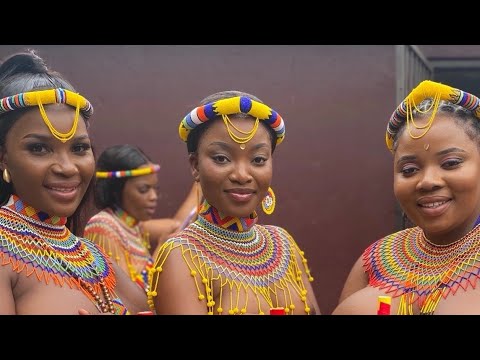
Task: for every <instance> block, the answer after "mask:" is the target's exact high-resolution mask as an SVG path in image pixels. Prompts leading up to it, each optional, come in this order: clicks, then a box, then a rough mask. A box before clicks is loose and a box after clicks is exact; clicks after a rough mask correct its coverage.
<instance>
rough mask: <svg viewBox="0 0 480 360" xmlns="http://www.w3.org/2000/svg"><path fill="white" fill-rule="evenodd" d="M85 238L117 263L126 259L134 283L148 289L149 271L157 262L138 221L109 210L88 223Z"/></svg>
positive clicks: (103, 211)
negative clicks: (154, 262)
mask: <svg viewBox="0 0 480 360" xmlns="http://www.w3.org/2000/svg"><path fill="white" fill-rule="evenodd" d="M84 236H85V237H86V238H88V239H90V240H92V241H93V242H95V243H96V244H98V245H99V246H100V247H102V248H103V249H104V250H105V252H106V253H107V254H108V255H109V256H110V257H111V258H112V259H114V260H115V261H116V262H117V263H119V264H120V259H121V258H123V259H124V260H125V263H126V265H127V267H128V274H129V275H130V278H131V280H132V281H134V282H136V283H137V284H138V285H140V286H141V287H142V288H144V289H145V291H147V290H148V271H149V270H150V269H151V267H152V265H153V259H152V256H151V254H150V250H149V246H150V244H149V242H148V236H146V235H145V234H142V231H141V229H140V227H139V225H138V221H137V220H136V219H135V218H133V217H132V216H130V215H128V214H127V213H126V212H125V211H124V210H122V209H120V208H118V209H115V210H112V209H110V208H106V209H104V210H102V211H100V212H99V213H98V214H95V215H94V216H93V217H92V218H91V219H90V220H89V221H88V223H87V225H86V227H85V231H84ZM125 270H126V269H125Z"/></svg>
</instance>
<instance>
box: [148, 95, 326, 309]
mask: <svg viewBox="0 0 480 360" xmlns="http://www.w3.org/2000/svg"><path fill="white" fill-rule="evenodd" d="M179 135H180V138H181V139H182V140H183V141H185V142H186V143H187V150H188V152H189V162H190V167H191V172H192V175H193V178H194V179H195V181H196V182H198V183H199V184H200V186H201V189H202V193H203V196H204V198H205V201H204V203H203V205H202V206H201V208H200V211H199V217H198V219H197V220H196V221H195V222H194V223H192V224H190V225H189V226H188V227H187V228H186V229H184V230H183V231H182V232H180V233H177V234H175V235H174V236H173V237H172V238H170V239H168V240H167V241H166V242H165V243H164V244H163V245H162V246H161V248H160V249H159V251H158V256H157V257H156V260H155V264H154V266H153V267H152V269H151V270H150V290H149V292H148V296H149V304H150V306H151V308H152V309H154V310H155V311H156V312H157V313H158V314H205V315H206V314H211V315H222V314H230V315H237V314H238V315H240V314H269V313H270V311H271V312H272V313H275V312H278V309H279V308H280V309H282V310H283V312H284V313H285V314H299V315H309V314H320V309H319V307H318V304H317V301H316V298H315V294H314V293H313V290H312V286H311V284H310V282H311V281H313V277H312V275H311V274H310V269H309V267H308V265H307V260H306V258H305V256H304V253H303V251H301V250H300V249H299V247H298V246H297V244H296V242H295V241H294V239H293V237H292V236H291V235H290V234H289V233H288V232H287V231H286V230H285V229H283V228H281V227H278V226H273V225H260V224H257V220H258V216H257V213H256V209H257V207H259V205H260V204H261V203H262V204H263V205H262V208H263V209H264V210H265V212H266V213H272V211H273V209H274V206H275V198H274V195H273V191H272V189H271V188H270V183H271V180H272V169H273V161H272V155H273V151H274V149H275V146H276V145H277V144H280V143H281V142H282V141H283V139H284V137H285V125H284V123H283V119H282V117H281V116H280V115H278V114H277V113H276V112H275V111H273V110H272V109H270V108H269V107H268V106H266V105H265V104H263V103H262V102H261V101H260V100H259V99H257V98H256V97H254V96H253V95H250V94H247V93H243V92H238V91H225V92H220V93H216V94H213V95H211V96H209V97H207V98H206V99H204V100H203V101H202V102H201V105H200V106H199V107H197V108H195V109H194V110H193V111H191V112H190V113H189V114H188V115H187V116H186V117H185V118H184V119H183V120H182V121H181V122H180V126H179Z"/></svg>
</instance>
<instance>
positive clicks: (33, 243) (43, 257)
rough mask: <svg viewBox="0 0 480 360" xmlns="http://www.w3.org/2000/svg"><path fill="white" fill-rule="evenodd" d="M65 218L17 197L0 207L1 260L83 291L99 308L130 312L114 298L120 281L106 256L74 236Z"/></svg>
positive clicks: (27, 272) (38, 278)
mask: <svg viewBox="0 0 480 360" xmlns="http://www.w3.org/2000/svg"><path fill="white" fill-rule="evenodd" d="M65 220H66V219H65V218H58V217H57V218H52V217H48V215H46V214H45V213H42V212H37V211H35V209H33V208H31V207H29V206H26V205H24V203H23V202H22V201H21V200H20V199H19V198H18V197H16V196H15V195H12V197H11V198H10V201H9V202H8V203H7V204H6V205H5V206H3V207H1V208H0V264H1V265H2V266H5V265H10V266H11V267H12V270H13V271H15V272H17V273H22V272H24V273H25V274H26V276H27V277H28V276H32V275H34V276H35V277H36V278H37V280H38V281H40V282H44V283H45V284H46V285H49V284H50V283H51V282H53V283H54V284H55V285H57V286H61V287H62V286H65V285H67V286H69V287H70V288H71V289H74V288H75V289H78V290H80V291H82V292H83V293H84V294H85V295H86V296H87V298H89V299H90V300H91V301H92V302H93V303H94V304H95V306H96V307H97V309H98V310H99V311H100V312H111V313H115V314H125V313H127V311H126V309H125V307H124V305H123V304H122V302H121V301H120V299H118V298H114V296H115V293H114V288H115V283H116V280H115V275H114V272H113V269H112V268H111V264H110V263H109V262H108V260H107V257H106V255H105V254H103V253H102V252H101V250H100V249H98V248H97V247H96V246H95V245H93V244H91V243H89V242H88V241H86V240H85V241H81V240H80V239H79V238H78V237H77V236H75V235H74V234H72V233H71V232H70V231H69V230H68V228H66V226H65V225H64V224H65ZM53 224H58V225H53ZM99 294H102V295H103V297H104V299H105V300H103V299H102V297H101V296H100V295H99Z"/></svg>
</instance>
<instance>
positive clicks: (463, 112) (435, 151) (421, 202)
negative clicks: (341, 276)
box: [333, 81, 480, 315]
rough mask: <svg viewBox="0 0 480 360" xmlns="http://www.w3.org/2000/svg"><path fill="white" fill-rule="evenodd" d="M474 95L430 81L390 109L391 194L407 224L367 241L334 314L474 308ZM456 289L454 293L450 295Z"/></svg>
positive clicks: (477, 233)
mask: <svg viewBox="0 0 480 360" xmlns="http://www.w3.org/2000/svg"><path fill="white" fill-rule="evenodd" d="M479 104H480V99H478V98H477V97H476V96H474V95H472V94H469V93H466V92H464V91H461V90H458V89H455V88H452V87H450V86H447V85H443V84H439V83H436V82H432V81H424V82H422V83H420V84H419V85H418V86H417V88H415V89H414V90H413V91H412V92H411V93H410V94H409V95H408V96H407V97H406V99H405V100H404V101H403V102H402V103H401V104H400V105H399V106H398V108H397V109H396V110H395V112H394V113H393V115H392V117H391V118H390V121H389V123H388V127H387V133H386V142H387V147H388V148H389V150H390V151H391V152H392V153H393V169H394V182H393V186H394V193H395V196H396V198H397V200H398V202H399V204H400V206H401V207H402V209H403V211H404V212H405V214H406V215H407V217H408V219H410V220H411V221H412V223H413V224H416V226H413V227H411V228H407V229H404V230H401V231H399V232H396V233H394V234H391V235H388V236H386V237H384V238H382V239H380V240H378V241H376V242H374V243H373V244H371V245H370V246H369V247H368V248H367V249H366V250H365V251H364V253H363V254H362V256H361V257H360V258H359V259H358V260H357V262H356V264H355V265H354V266H353V268H352V270H351V272H350V274H349V276H348V278H347V281H346V283H345V285H344V288H343V291H342V294H341V298H340V304H339V305H338V307H337V308H336V309H335V311H334V312H333V313H334V314H375V313H376V311H377V299H378V298H379V297H380V296H388V297H389V298H390V300H388V301H390V302H391V304H390V314H425V315H426V314H480V303H479V302H478V296H479V295H480V292H479V291H480V289H478V288H476V282H477V280H478V277H479V271H478V268H479V263H478V259H479V258H480V227H479V226H478V223H479V215H480V182H479V181H478V179H479V178H480V126H479V125H480V122H479V119H480V108H479ZM453 295H455V296H453Z"/></svg>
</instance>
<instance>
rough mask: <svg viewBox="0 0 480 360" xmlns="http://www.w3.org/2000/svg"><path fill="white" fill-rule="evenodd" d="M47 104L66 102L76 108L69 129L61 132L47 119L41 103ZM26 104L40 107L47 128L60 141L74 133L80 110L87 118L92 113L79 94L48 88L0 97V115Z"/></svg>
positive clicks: (89, 106)
mask: <svg viewBox="0 0 480 360" xmlns="http://www.w3.org/2000/svg"><path fill="white" fill-rule="evenodd" d="M48 104H67V105H70V106H72V107H74V108H76V112H75V118H74V120H73V125H72V128H71V129H70V131H68V132H66V133H62V132H60V131H58V130H57V129H55V127H54V126H53V125H52V123H51V122H50V120H49V119H48V117H47V113H46V112H45V108H44V107H43V105H48ZM28 106H38V108H39V109H40V114H41V115H42V119H43V121H44V122H45V124H46V125H47V127H48V129H49V130H50V132H51V133H52V135H53V136H55V137H56V138H57V139H58V140H60V141H61V142H66V141H68V140H70V139H71V138H72V137H73V136H74V135H75V133H76V131H77V125H78V117H79V114H80V111H81V112H82V115H83V116H84V117H85V119H88V118H89V117H90V116H91V115H92V114H93V107H92V104H90V102H89V101H88V100H87V99H85V98H84V97H83V96H81V95H80V94H76V93H74V92H72V91H70V90H65V89H49V90H37V91H29V92H25V93H20V94H16V95H12V96H7V97H4V98H3V99H0V115H2V114H4V113H6V112H9V111H12V110H17V109H21V108H25V107H28Z"/></svg>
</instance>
